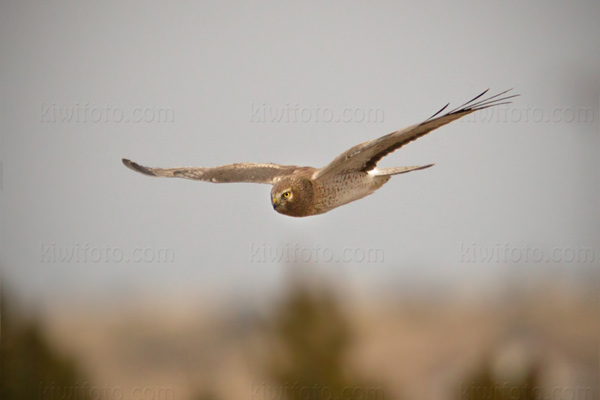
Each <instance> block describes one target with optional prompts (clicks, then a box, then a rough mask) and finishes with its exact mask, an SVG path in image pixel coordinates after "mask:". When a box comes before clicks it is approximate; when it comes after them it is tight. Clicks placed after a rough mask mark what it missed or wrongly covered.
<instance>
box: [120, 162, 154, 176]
mask: <svg viewBox="0 0 600 400" xmlns="http://www.w3.org/2000/svg"><path fill="white" fill-rule="evenodd" d="M121 161H122V162H123V165H125V166H126V167H127V168H129V169H131V170H133V171H135V172H139V173H140V174H144V175H148V176H155V175H154V174H153V173H152V171H151V170H150V168H147V167H142V166H141V165H139V164H138V163H135V162H133V161H131V160H128V159H126V158H122V159H121Z"/></svg>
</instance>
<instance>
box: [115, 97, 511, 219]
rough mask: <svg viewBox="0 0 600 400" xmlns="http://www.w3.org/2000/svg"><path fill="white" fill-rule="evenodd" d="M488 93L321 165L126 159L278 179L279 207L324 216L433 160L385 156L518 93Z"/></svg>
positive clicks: (212, 175)
mask: <svg viewBox="0 0 600 400" xmlns="http://www.w3.org/2000/svg"><path fill="white" fill-rule="evenodd" d="M486 92H487V90H486V91H485V92H483V93H482V94H480V95H479V96H477V97H475V98H474V99H473V100H471V101H469V102H467V103H465V104H463V105H462V106H461V107H459V108H457V109H455V110H452V111H450V112H448V113H446V114H444V115H442V116H440V117H437V118H435V117H436V116H437V115H438V114H440V113H441V112H442V111H443V110H444V109H446V107H448V105H446V106H445V107H444V108H442V109H441V110H440V111H438V112H437V113H436V114H434V115H433V116H432V117H430V118H429V119H427V120H426V121H425V122H422V123H419V124H415V125H412V126H409V127H408V128H405V129H402V130H399V131H396V132H392V133H390V134H388V135H385V136H382V137H380V138H378V139H374V140H370V141H367V142H364V143H361V144H359V145H357V146H354V147H352V148H350V149H349V150H347V151H345V152H343V153H342V154H340V155H339V156H338V157H336V158H335V159H334V160H333V161H332V162H331V163H329V164H328V165H327V166H325V167H323V168H319V169H317V168H313V167H298V166H285V165H278V164H255V163H238V164H229V165H223V166H220V167H213V168H204V167H182V168H148V167H143V166H141V165H139V164H136V163H134V162H132V161H129V160H126V159H123V163H124V164H125V165H126V166H127V167H129V168H131V169H133V170H134V171H137V172H140V173H142V174H145V175H150V176H160V177H176V178H186V179H193V180H201V181H206V182H213V183H231V182H250V183H267V184H272V185H273V188H272V190H271V203H272V205H273V208H274V209H275V211H277V212H278V213H281V214H284V215H288V216H292V217H307V216H311V215H318V214H323V213H326V212H328V211H330V210H333V209H334V208H337V207H339V206H342V205H344V204H348V203H350V202H352V201H355V200H358V199H361V198H363V197H365V196H368V195H370V194H372V193H373V192H375V191H376V190H377V189H379V188H380V187H381V186H383V185H384V184H385V183H386V182H388V181H389V180H390V178H391V177H392V176H393V175H398V174H403V173H407V172H411V171H416V170H420V169H425V168H429V167H431V166H432V165H433V164H429V165H424V166H417V167H396V168H383V169H377V168H376V166H377V163H378V162H379V161H380V160H381V159H382V158H383V157H385V156H386V155H388V154H389V153H391V152H393V151H395V150H397V149H399V148H400V147H402V146H403V145H405V144H407V143H409V142H411V141H413V140H416V139H418V138H420V137H422V136H424V135H426V134H427V133H429V132H431V131H433V130H435V129H437V128H439V127H441V126H443V125H446V124H448V123H450V122H452V121H455V120H457V119H459V118H462V117H464V116H465V115H468V114H470V113H473V112H475V111H477V110H481V109H484V108H488V107H492V106H497V105H500V104H507V102H506V100H508V99H510V98H512V97H515V95H513V96H505V97H500V96H501V95H503V94H505V93H506V92H507V91H505V92H502V93H500V94H497V95H495V96H492V97H489V98H487V99H485V100H480V101H478V102H475V100H477V99H479V98H480V97H481V96H483V95H484V94H485V93H486Z"/></svg>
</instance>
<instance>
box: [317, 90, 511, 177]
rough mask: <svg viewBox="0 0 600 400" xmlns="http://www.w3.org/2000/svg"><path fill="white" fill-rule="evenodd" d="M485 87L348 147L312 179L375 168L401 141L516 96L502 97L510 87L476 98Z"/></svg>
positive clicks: (419, 135) (506, 102) (402, 143)
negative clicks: (462, 101)
mask: <svg viewBox="0 0 600 400" xmlns="http://www.w3.org/2000/svg"><path fill="white" fill-rule="evenodd" d="M488 90H489V89H488ZM488 90H486V91H485V92H483V93H481V94H480V95H478V96H477V97H475V98H474V99H472V100H470V101H468V102H466V103H465V104H463V105H462V106H460V107H458V108H456V109H454V110H452V111H449V112H447V113H446V114H444V115H442V116H439V117H437V118H436V116H437V115H439V114H440V113H441V112H442V111H444V110H445V109H446V108H447V107H448V105H449V104H446V106H444V107H443V108H442V109H441V110H440V111H438V112H437V113H435V114H434V115H432V116H431V117H430V118H429V119H427V120H426V121H424V122H421V123H419V124H415V125H412V126H409V127H408V128H404V129H401V130H399V131H396V132H392V133H390V134H388V135H385V136H382V137H380V138H378V139H374V140H370V141H368V142H364V143H361V144H359V145H356V146H354V147H352V148H350V149H349V150H347V151H345V152H343V153H342V154H340V155H339V156H338V157H336V158H335V159H334V160H333V161H332V162H331V163H329V165H327V166H325V167H323V168H321V169H319V170H317V172H315V175H314V177H313V178H314V179H319V178H323V177H325V176H330V175H332V174H335V175H337V174H344V173H348V172H357V171H364V172H368V171H370V170H373V169H375V166H376V165H377V163H378V162H379V160H381V159H382V158H383V157H385V156H387V155H388V154H390V153H391V152H393V151H395V150H398V149H399V148H400V147H402V146H404V145H405V144H407V143H410V142H412V141H413V140H416V139H418V138H420V137H421V136H425V135H426V134H428V133H429V132H431V131H433V130H435V129H437V128H439V127H441V126H443V125H446V124H449V123H450V122H452V121H455V120H457V119H459V118H462V117H464V116H465V115H468V114H471V113H473V112H475V111H478V110H483V109H484V108H488V107H494V106H498V105H501V104H508V103H510V101H507V100H509V99H511V98H513V97H516V96H518V95H507V96H503V95H504V94H506V93H507V92H509V91H510V90H511V89H509V90H506V91H504V92H502V93H498V94H497V95H494V96H491V97H487V98H485V99H483V100H479V99H480V98H481V97H482V96H483V95H484V94H486V93H487V92H488Z"/></svg>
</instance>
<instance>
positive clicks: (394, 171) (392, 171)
mask: <svg viewBox="0 0 600 400" xmlns="http://www.w3.org/2000/svg"><path fill="white" fill-rule="evenodd" d="M433 165H434V164H429V165H423V166H420V167H394V168H376V169H374V170H372V171H369V173H370V174H373V175H375V176H390V175H398V174H405V173H407V172H412V171H418V170H420V169H425V168H429V167H431V166H433Z"/></svg>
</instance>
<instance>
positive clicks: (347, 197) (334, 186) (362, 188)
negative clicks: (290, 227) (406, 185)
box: [311, 172, 391, 215]
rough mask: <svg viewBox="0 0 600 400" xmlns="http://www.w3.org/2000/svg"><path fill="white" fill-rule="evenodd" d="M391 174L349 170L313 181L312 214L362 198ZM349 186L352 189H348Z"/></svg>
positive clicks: (388, 178)
mask: <svg viewBox="0 0 600 400" xmlns="http://www.w3.org/2000/svg"><path fill="white" fill-rule="evenodd" d="M390 178H391V176H389V175H387V176H377V175H373V174H369V173H368V172H351V173H347V174H343V175H336V176H334V177H332V178H331V179H328V180H317V181H315V182H314V184H313V185H314V187H315V192H317V193H318V195H317V196H316V197H317V198H318V199H319V200H318V201H316V202H315V204H314V210H311V211H313V214H311V215H316V214H323V213H326V212H327V211H330V210H333V209H334V208H337V207H339V206H343V205H344V204H348V203H351V202H353V201H356V200H359V199H362V198H363V197H366V196H368V195H370V194H372V193H373V192H375V191H376V190H377V189H379V188H380V187H381V186H383V184H384V183H386V182H387V181H389V180H390ZM349 187H351V188H352V190H348V188H349Z"/></svg>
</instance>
